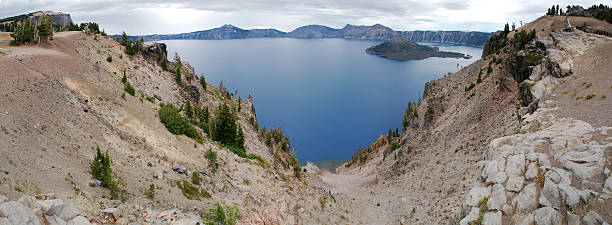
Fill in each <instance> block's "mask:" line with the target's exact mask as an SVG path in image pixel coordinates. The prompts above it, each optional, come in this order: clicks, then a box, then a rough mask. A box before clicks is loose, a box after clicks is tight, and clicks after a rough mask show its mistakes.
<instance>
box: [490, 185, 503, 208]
mask: <svg viewBox="0 0 612 225" xmlns="http://www.w3.org/2000/svg"><path fill="white" fill-rule="evenodd" d="M504 205H506V192H505V190H504V186H503V185H501V184H495V185H493V194H492V195H491V197H489V200H488V201H487V208H489V209H495V210H502V209H503V207H504Z"/></svg>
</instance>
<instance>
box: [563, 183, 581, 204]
mask: <svg viewBox="0 0 612 225" xmlns="http://www.w3.org/2000/svg"><path fill="white" fill-rule="evenodd" d="M559 192H560V193H561V197H562V199H563V200H564V201H565V204H567V205H568V206H569V207H570V208H572V209H574V208H576V207H578V205H579V204H580V195H579V192H578V189H576V188H575V187H572V186H570V185H569V184H565V183H561V184H559Z"/></svg>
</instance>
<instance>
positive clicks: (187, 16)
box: [0, 0, 611, 35]
mask: <svg viewBox="0 0 612 225" xmlns="http://www.w3.org/2000/svg"><path fill="white" fill-rule="evenodd" d="M610 1H611V0H600V1H591V0H574V1H568V0H559V1H549V0H141V1H140V0H0V18H4V17H8V16H14V15H19V14H23V13H28V12H33V11H37V10H51V11H60V12H65V13H69V14H71V16H72V19H73V20H74V21H76V22H88V21H95V22H98V23H99V24H100V26H101V27H102V28H104V29H105V30H106V31H107V33H110V34H115V33H119V32H121V31H123V30H125V31H126V32H127V33H129V34H139V35H141V34H167V33H181V32H191V31H196V30H204V29H210V28H214V27H219V26H221V25H223V24H233V25H236V26H238V27H241V28H269V27H272V28H277V29H279V30H282V31H291V30H293V29H295V28H297V27H299V26H302V25H308V24H323V25H328V26H331V27H337V28H341V27H343V26H344V25H345V24H348V23H350V24H355V25H372V24H376V23H380V24H383V25H386V26H389V27H391V28H392V29H394V30H474V31H496V30H498V29H501V28H503V24H504V23H506V22H516V23H517V24H519V21H532V20H534V19H536V18H538V17H539V16H541V15H543V14H544V13H545V12H546V9H547V8H549V7H550V6H552V5H553V4H559V5H561V6H566V5H568V4H578V5H582V6H590V5H593V4H600V3H607V4H608V5H610Z"/></svg>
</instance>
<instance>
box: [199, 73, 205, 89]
mask: <svg viewBox="0 0 612 225" xmlns="http://www.w3.org/2000/svg"><path fill="white" fill-rule="evenodd" d="M200 85H202V88H204V90H205V91H206V78H204V74H202V76H200Z"/></svg>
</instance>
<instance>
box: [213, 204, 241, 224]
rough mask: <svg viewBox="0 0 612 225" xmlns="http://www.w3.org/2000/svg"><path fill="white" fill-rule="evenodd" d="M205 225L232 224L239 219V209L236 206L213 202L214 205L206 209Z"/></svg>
mask: <svg viewBox="0 0 612 225" xmlns="http://www.w3.org/2000/svg"><path fill="white" fill-rule="evenodd" d="M208 211H209V214H208V219H207V220H206V221H205V223H206V225H234V224H236V221H237V220H239V219H240V217H241V215H240V210H239V209H238V207H236V206H227V205H223V206H222V205H221V204H219V203H218V202H216V203H215V207H213V208H210V209H208Z"/></svg>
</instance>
